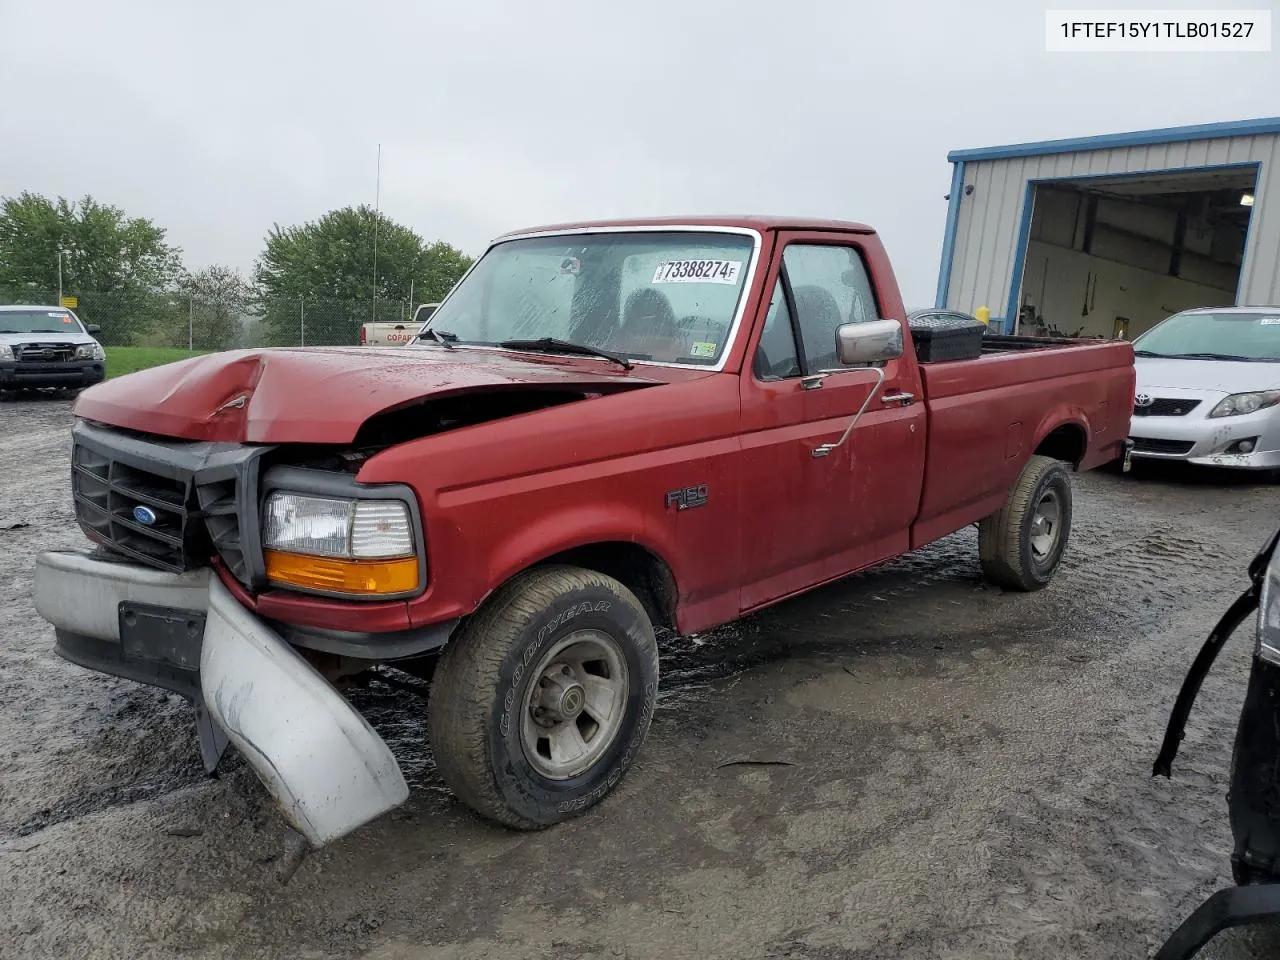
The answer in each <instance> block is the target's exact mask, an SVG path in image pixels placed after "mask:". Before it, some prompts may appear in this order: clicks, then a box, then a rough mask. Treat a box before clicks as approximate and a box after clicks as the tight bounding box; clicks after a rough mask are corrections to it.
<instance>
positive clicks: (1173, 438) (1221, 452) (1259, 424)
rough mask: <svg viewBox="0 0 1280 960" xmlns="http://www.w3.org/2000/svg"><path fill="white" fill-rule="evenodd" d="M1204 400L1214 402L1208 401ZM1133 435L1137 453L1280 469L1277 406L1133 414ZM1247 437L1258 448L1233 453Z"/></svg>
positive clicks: (1246, 467)
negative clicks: (1243, 411) (1213, 414)
mask: <svg viewBox="0 0 1280 960" xmlns="http://www.w3.org/2000/svg"><path fill="white" fill-rule="evenodd" d="M1204 405H1205V406H1206V407H1207V406H1210V404H1209V402H1208V401H1206V402H1205V404H1204ZM1129 438H1130V439H1131V440H1133V441H1134V449H1133V456H1134V457H1135V458H1138V457H1141V458H1144V459H1149V460H1180V461H1183V462H1185V463H1192V464H1197V465H1199V466H1207V467H1232V468H1235V469H1238V470H1273V469H1276V468H1280V417H1277V415H1276V410H1275V409H1274V408H1272V409H1267V410H1260V411H1258V412H1257V413H1252V414H1247V415H1245V416H1239V417H1221V418H1217V419H1212V420H1211V419H1209V418H1208V417H1205V416H1203V415H1200V416H1196V415H1195V413H1193V414H1192V415H1190V416H1185V417H1133V418H1132V419H1131V421H1130V427H1129ZM1241 440H1251V441H1253V444H1254V448H1253V449H1252V450H1251V451H1250V452H1249V453H1235V452H1229V451H1230V450H1231V449H1232V447H1234V445H1235V444H1236V443H1238V442H1239V441H1241Z"/></svg>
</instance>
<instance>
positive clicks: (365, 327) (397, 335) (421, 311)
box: [360, 303, 440, 347]
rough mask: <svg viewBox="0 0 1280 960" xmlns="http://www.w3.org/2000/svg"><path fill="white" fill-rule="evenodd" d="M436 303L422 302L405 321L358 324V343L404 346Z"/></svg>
mask: <svg viewBox="0 0 1280 960" xmlns="http://www.w3.org/2000/svg"><path fill="white" fill-rule="evenodd" d="M438 306H440V304H438V303H423V304H419V305H418V309H416V310H415V311H413V319H412V320H410V321H408V322H407V323H401V322H399V321H396V320H384V321H382V322H380V323H364V324H361V325H360V345H361V346H362V347H396V346H401V347H402V346H404V345H405V344H406V343H408V342H409V341H410V340H412V339H413V338H414V337H415V336H417V335H418V331H419V330H421V329H422V325H423V324H424V323H426V322H427V319H428V318H429V317H430V316H431V314H433V313H434V312H435V309H436V307H438Z"/></svg>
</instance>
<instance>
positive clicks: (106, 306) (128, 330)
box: [0, 289, 415, 353]
mask: <svg viewBox="0 0 1280 960" xmlns="http://www.w3.org/2000/svg"><path fill="white" fill-rule="evenodd" d="M63 293H64V295H66V296H69V297H71V296H74V297H75V298H76V301H77V302H76V305H75V306H74V307H73V308H72V309H73V310H74V311H75V314H76V316H78V317H79V318H80V319H81V320H83V321H84V322H85V323H96V324H97V325H98V326H99V327H100V328H101V332H100V333H98V334H97V339H98V340H99V341H100V342H101V343H102V344H103V345H104V346H109V347H168V348H182V349H187V350H190V351H193V352H199V353H205V352H211V351H215V350H234V349H240V348H245V347H295V346H348V345H355V344H358V343H359V342H360V326H361V324H364V323H367V322H369V321H370V320H373V319H374V318H375V305H374V303H373V302H372V301H370V300H322V299H314V300H313V299H258V298H253V299H209V298H202V297H196V296H189V295H187V294H181V293H86V292H82V291H79V290H64V291H63ZM57 302H58V293H57V291H56V290H55V291H42V290H36V289H25V290H13V289H0V304H14V303H26V304H39V305H46V304H56V303H57ZM414 306H415V305H414V304H410V303H409V301H407V300H379V301H378V302H377V305H376V318H377V319H378V320H379V321H392V322H396V323H405V322H408V320H409V319H411V318H412V316H413V310H414Z"/></svg>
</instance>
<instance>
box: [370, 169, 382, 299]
mask: <svg viewBox="0 0 1280 960" xmlns="http://www.w3.org/2000/svg"><path fill="white" fill-rule="evenodd" d="M381 209H382V144H378V175H377V178H376V180H375V181H374V188H373V316H371V317H370V318H369V319H370V320H371V321H373V322H374V323H377V322H378V221H379V220H380V219H382V218H381V215H380V211H381Z"/></svg>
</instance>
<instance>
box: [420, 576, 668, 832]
mask: <svg viewBox="0 0 1280 960" xmlns="http://www.w3.org/2000/svg"><path fill="white" fill-rule="evenodd" d="M589 587H601V588H604V589H607V590H610V591H613V592H615V593H616V594H617V595H618V596H619V597H621V598H623V599H624V600H626V601H627V602H628V603H631V604H634V605H635V607H636V609H637V610H639V611H641V612H642V613H643V610H644V608H643V606H642V605H641V603H640V601H639V600H638V599H637V598H636V597H635V595H634V594H633V593H632V592H631V591H630V590H628V589H627V588H626V587H625V586H623V585H622V584H621V583H619V582H618V581H617V580H615V579H613V578H612V577H608V576H605V575H604V574H601V573H596V572H595V571H593V570H585V569H582V568H580V567H570V566H545V567H536V568H534V569H532V570H527V571H525V572H524V573H521V574H519V575H517V576H516V577H514V578H512V579H511V580H510V581H508V582H507V583H506V584H504V585H503V586H502V587H500V588H499V589H498V590H497V592H495V593H494V595H493V596H491V597H490V598H489V600H488V601H487V602H486V603H485V604H484V605H483V606H482V607H481V608H480V610H479V612H478V613H476V614H475V616H474V617H473V618H472V619H471V620H470V621H469V622H468V623H467V624H466V626H465V627H464V628H463V631H462V634H461V635H460V636H458V637H457V638H455V639H454V640H452V641H451V642H450V643H449V644H448V645H446V646H445V648H444V652H443V653H442V654H441V656H440V661H439V663H438V665H437V666H436V671H435V675H434V677H433V679H432V684H431V692H430V696H429V697H428V700H427V725H428V729H429V730H430V736H431V746H432V753H433V754H434V757H435V762H436V769H437V770H438V771H439V772H440V775H441V777H442V778H443V779H444V781H445V784H446V785H447V786H448V787H449V789H450V790H452V791H453V793H454V795H455V796H456V797H457V798H458V799H459V800H461V801H462V802H463V803H465V804H466V805H467V806H469V807H471V808H472V809H473V810H475V811H476V812H477V813H479V814H480V815H481V816H484V817H487V818H489V819H490V820H493V821H495V822H496V823H500V824H502V825H504V826H507V827H511V828H513V829H516V830H541V829H545V828H546V827H547V826H550V824H544V823H538V822H536V821H533V820H530V819H528V818H526V817H523V816H520V815H519V814H518V813H516V812H515V811H513V810H512V809H511V807H510V806H509V805H508V803H507V802H506V800H505V799H504V798H503V796H502V794H501V792H500V791H499V789H498V785H497V783H496V782H495V781H494V778H493V774H492V761H491V757H490V756H489V733H490V731H489V729H488V724H489V718H490V713H491V708H492V701H493V697H494V695H495V694H494V691H495V690H497V689H498V684H499V681H500V676H499V675H500V671H501V669H502V664H503V662H504V661H505V659H506V657H507V655H508V653H509V652H510V649H511V645H512V644H513V643H514V642H515V641H516V639H517V638H518V636H519V633H520V630H521V628H522V627H523V626H524V625H525V624H526V623H528V622H529V621H530V620H532V619H534V618H536V617H537V616H538V615H539V614H540V613H541V611H543V610H545V609H546V607H547V606H549V605H551V604H552V603H554V602H555V601H556V599H558V598H559V597H561V596H563V595H564V594H566V593H570V592H572V591H575V590H579V589H582V588H589ZM650 652H651V654H652V659H653V661H654V664H655V670H656V662H657V649H656V647H653V648H652V649H651V651H650Z"/></svg>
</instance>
